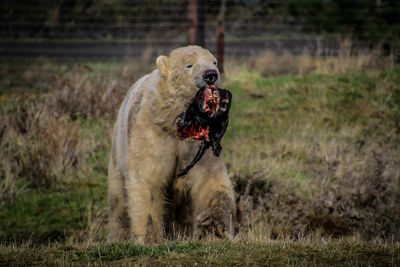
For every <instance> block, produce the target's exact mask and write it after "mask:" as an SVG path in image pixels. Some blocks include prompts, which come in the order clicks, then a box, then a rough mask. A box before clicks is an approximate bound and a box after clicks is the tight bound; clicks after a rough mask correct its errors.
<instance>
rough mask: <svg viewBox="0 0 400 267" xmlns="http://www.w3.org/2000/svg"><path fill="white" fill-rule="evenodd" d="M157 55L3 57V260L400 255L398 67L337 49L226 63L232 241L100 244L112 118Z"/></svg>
mask: <svg viewBox="0 0 400 267" xmlns="http://www.w3.org/2000/svg"><path fill="white" fill-rule="evenodd" d="M276 60H278V61H277V62H278V63H279V64H275V65H274V66H273V68H272V67H271V62H274V61H276ZM279 60H281V61H279ZM263 62H264V63H263ZM300 63H301V64H300ZM152 68H154V65H153V64H144V63H140V62H97V63H94V62H59V61H51V60H43V59H39V60H11V59H2V60H1V61H0V85H1V88H2V89H1V91H0V103H1V104H0V265H68V266H70V265H72V266H73V265H107V266H108V265H118V266H119V265H130V264H133V263H135V264H139V265H140V264H149V265H150V264H151V265H164V266H165V265H174V266H175V265H177V266H181V265H184V266H192V265H195V263H197V264H198V265H200V266H203V265H210V266H215V265H221V266H222V265H238V266H242V265H252V266H253V265H262V264H270V265H314V266H326V265H338V264H339V265H347V266H369V265H382V266H383V265H385V266H387V265H399V264H400V255H399V243H398V241H399V240H398V239H399V238H398V237H399V236H400V227H399V225H400V219H399V218H400V207H399V206H398V201H399V200H400V167H399V166H400V162H399V161H400V157H399V155H400V140H399V137H400V112H399V110H400V71H399V68H398V66H396V65H394V64H393V63H391V61H390V60H389V59H387V58H381V57H378V56H377V55H374V56H373V55H365V54H358V55H357V56H356V57H353V56H352V55H349V54H346V53H345V52H343V53H342V54H340V55H339V56H338V57H335V58H329V57H327V58H321V57H318V56H316V57H310V56H307V55H302V56H299V57H294V56H292V55H285V56H282V57H277V56H276V55H272V54H270V53H266V54H265V55H263V57H259V58H257V59H254V60H252V61H251V60H250V61H248V62H247V63H243V62H235V61H231V62H228V64H227V65H226V77H225V83H224V87H225V88H227V89H229V90H231V91H232V93H233V97H234V98H233V104H232V109H231V121H230V125H229V128H228V131H227V133H226V135H225V137H224V139H223V156H224V158H225V161H226V164H227V166H228V169H229V174H230V177H231V179H232V180H233V182H234V185H235V191H236V204H237V214H236V222H235V232H236V235H235V239H234V240H233V241H230V242H228V241H221V240H214V239H212V238H211V237H210V238H208V239H205V240H200V241H198V240H191V239H190V238H189V239H187V238H183V239H182V240H180V241H179V242H178V241H168V242H166V243H163V244H160V245H155V246H139V245H135V244H132V243H123V244H107V245H105V236H106V233H107V215H108V212H107V163H108V153H109V150H110V135H111V131H112V125H113V122H114V120H115V118H116V112H117V111H118V108H119V105H120V103H121V101H122V99H123V97H124V95H125V93H126V91H127V89H128V88H129V87H130V85H131V84H132V83H133V82H134V81H135V80H136V79H138V78H139V77H140V76H141V75H142V74H143V73H146V72H148V71H149V70H151V69H152ZM271 68H272V69H271ZM3 263H4V264H3Z"/></svg>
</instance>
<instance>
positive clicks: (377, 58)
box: [250, 38, 395, 77]
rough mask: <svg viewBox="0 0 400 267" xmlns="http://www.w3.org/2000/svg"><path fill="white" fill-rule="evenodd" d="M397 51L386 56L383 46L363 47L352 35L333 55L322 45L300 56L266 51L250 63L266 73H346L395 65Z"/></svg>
mask: <svg viewBox="0 0 400 267" xmlns="http://www.w3.org/2000/svg"><path fill="white" fill-rule="evenodd" d="M394 61H395V56H394V54H393V53H392V54H390V55H389V56H385V55H384V52H383V49H381V48H380V47H377V48H375V49H362V48H359V47H357V46H356V45H355V44H354V43H353V42H352V41H351V39H350V38H345V39H343V40H341V41H339V48H338V50H337V54H335V55H330V54H329V53H327V52H326V51H324V50H323V48H322V46H321V45H320V44H318V48H317V50H316V51H310V50H309V49H304V51H303V53H302V54H300V55H294V54H292V53H290V52H288V51H284V52H283V54H282V55H278V54H276V53H274V52H272V51H269V50H267V51H265V52H264V53H263V54H261V55H259V56H257V57H256V58H254V59H252V60H251V61H250V66H251V67H252V68H254V69H255V70H257V71H260V72H261V74H262V75H263V76H266V77H273V76H277V75H287V74H300V75H305V74H307V73H310V72H314V73H321V74H345V73H348V72H358V71H365V70H368V69H376V68H387V67H393V66H394V64H395V63H394Z"/></svg>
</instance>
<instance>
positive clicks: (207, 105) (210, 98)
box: [202, 85, 219, 117]
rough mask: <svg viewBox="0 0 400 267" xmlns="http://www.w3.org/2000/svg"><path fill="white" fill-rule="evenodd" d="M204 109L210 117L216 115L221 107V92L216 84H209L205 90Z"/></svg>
mask: <svg viewBox="0 0 400 267" xmlns="http://www.w3.org/2000/svg"><path fill="white" fill-rule="evenodd" d="M202 107H203V110H204V112H206V113H207V115H208V116H209V117H215V114H217V111H218V108H219V93H218V88H217V86H216V85H208V86H207V87H206V88H205V91H204V99H203V106H202Z"/></svg>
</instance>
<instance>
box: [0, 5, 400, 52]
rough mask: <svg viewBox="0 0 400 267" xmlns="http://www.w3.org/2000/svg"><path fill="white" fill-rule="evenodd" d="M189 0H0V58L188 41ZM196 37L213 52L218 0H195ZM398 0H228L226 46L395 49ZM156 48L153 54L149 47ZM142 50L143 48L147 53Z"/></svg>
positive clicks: (126, 49) (131, 48)
mask: <svg viewBox="0 0 400 267" xmlns="http://www.w3.org/2000/svg"><path fill="white" fill-rule="evenodd" d="M190 2H193V1H191V0H189V1H187V0H158V1H146V0H115V1H108V0H64V1H62V0H13V1H11V0H0V5H1V6H0V10H1V11H0V40H1V41H0V42H1V43H0V45H1V50H0V53H1V54H2V55H3V56H7V55H8V56H12V55H14V56H27V55H33V56H37V55H46V56H59V57H100V58H108V57H111V58H112V57H115V58H121V57H141V56H143V55H148V54H152V53H158V52H160V51H162V50H169V49H170V48H173V47H176V46H181V45H185V44H187V43H188V29H190V27H191V26H193V21H191V19H190V17H189V15H188V11H189V6H190ZM195 2H196V3H197V5H198V10H197V12H198V17H199V21H198V26H199V27H201V28H203V29H204V30H202V31H199V33H198V34H199V35H200V36H199V38H200V40H202V42H204V46H205V47H207V48H210V49H211V50H214V48H215V42H216V29H217V26H218V19H217V17H218V14H219V11H220V9H221V3H222V2H221V1H219V0H197V1H195ZM399 18H400V4H399V3H398V1H390V0H355V1H350V0H303V1H300V0H266V1H262V0H228V1H226V15H225V17H224V29H225V31H224V39H225V44H226V48H225V52H226V54H227V55H230V56H250V55H254V54H257V53H259V52H261V51H264V50H265V49H271V50H274V51H276V52H278V53H281V52H282V51H285V50H288V51H290V52H292V53H302V52H303V51H304V50H308V51H311V52H313V51H316V47H317V46H321V47H322V51H324V52H326V53H333V54H334V53H335V50H336V49H337V47H338V44H337V40H338V38H340V37H343V36H351V38H354V39H355V40H357V43H358V44H360V45H363V46H366V47H368V46H372V45H377V44H382V43H384V44H386V45H389V49H392V48H393V47H396V44H397V43H398V39H399V33H400V23H399V20H400V19H399ZM149 51H153V52H149ZM146 53H147V54H146Z"/></svg>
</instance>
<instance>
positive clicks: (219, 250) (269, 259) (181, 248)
mask: <svg viewBox="0 0 400 267" xmlns="http://www.w3.org/2000/svg"><path fill="white" fill-rule="evenodd" d="M0 252H1V254H0V255H2V256H0V260H2V261H3V262H4V263H5V264H11V265H12V264H14V265H31V264H43V265H68V266H75V265H81V264H82V263H87V264H89V265H96V266H97V265H98V266H103V265H106V266H127V265H131V264H138V265H142V264H145V265H157V266H196V265H199V266H260V265H264V266H270V265H273V266H275V265H285V266H304V265H307V266H327V265H333V266H337V265H341V266H371V265H379V266H394V265H398V264H400V248H399V245H398V244H390V245H389V244H383V243H379V242H368V243H366V242H360V241H354V240H345V239H342V240H321V241H306V240H304V241H301V242H299V241H269V242H262V243H261V242H251V243H248V242H244V241H241V242H227V241H187V242H180V243H177V242H169V243H165V244H160V245H155V246H142V245H135V244H132V243H121V244H110V245H99V246H90V247H78V246H73V245H61V244H57V245H56V246H51V247H50V246H41V247H37V248H35V249H27V248H21V247H15V246H14V247H0Z"/></svg>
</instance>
